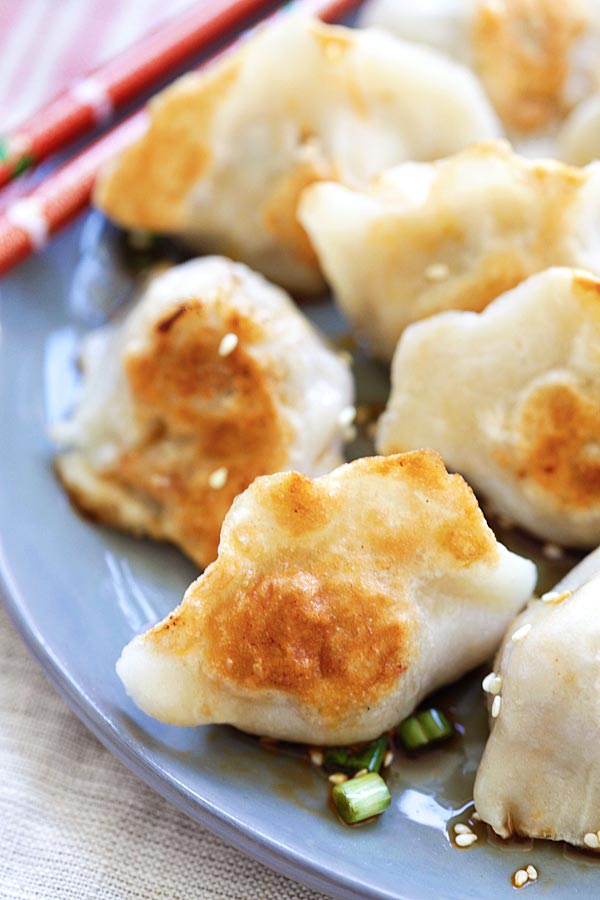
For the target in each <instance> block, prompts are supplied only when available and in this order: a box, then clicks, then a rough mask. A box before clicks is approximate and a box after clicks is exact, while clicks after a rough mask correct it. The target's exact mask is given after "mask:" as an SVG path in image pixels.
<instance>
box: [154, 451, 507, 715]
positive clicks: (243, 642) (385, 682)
mask: <svg viewBox="0 0 600 900" xmlns="http://www.w3.org/2000/svg"><path fill="white" fill-rule="evenodd" d="M354 478H356V479H358V480H359V481H360V480H361V479H364V478H366V479H367V480H368V479H370V478H373V479H374V480H373V483H372V484H371V483H370V482H369V483H368V484H365V488H364V489H365V491H366V495H365V497H366V498H369V497H370V496H371V494H372V493H374V494H377V492H385V491H387V490H392V489H393V484H390V483H389V482H388V479H389V480H390V481H396V480H397V481H398V482H399V483H400V485H401V487H402V493H399V494H398V496H399V497H402V498H403V499H402V515H401V516H400V517H398V519H396V520H395V521H397V523H398V524H397V526H396V527H392V526H391V524H390V521H389V520H386V517H385V509H384V511H383V512H382V511H381V508H380V505H379V503H378V502H377V501H374V502H369V500H368V499H366V498H365V500H364V502H362V501H360V502H359V501H357V495H356V494H354V493H353V492H352V489H351V482H352V479H354ZM250 491H251V492H253V494H254V498H255V499H254V503H255V504H256V505H255V509H256V512H257V514H258V515H259V516H260V511H261V510H262V509H264V510H266V511H268V516H269V519H270V520H271V519H272V520H273V522H274V527H275V530H276V532H277V548H279V549H277V548H275V549H272V548H267V547H265V548H264V549H263V551H262V553H260V554H259V553H256V551H254V550H252V549H251V550H250V551H248V552H249V559H248V562H247V565H246V564H243V565H242V566H241V567H240V564H239V561H238V563H237V565H236V564H235V562H234V563H233V565H232V561H231V560H230V559H229V556H228V551H227V549H223V548H222V550H221V554H220V556H219V558H218V560H217V562H216V563H215V564H214V565H213V566H212V567H211V568H210V569H209V570H208V571H207V572H206V574H205V575H204V576H203V577H202V579H200V580H198V581H197V582H196V583H195V585H193V586H192V588H191V589H190V590H189V591H188V594H187V595H186V598H185V600H184V603H183V604H182V606H180V607H179V609H177V610H176V611H175V612H174V613H173V614H172V615H171V616H170V617H169V618H168V619H167V620H166V621H165V622H164V623H162V624H161V625H159V626H157V627H156V628H155V629H154V630H153V631H151V632H150V633H149V634H148V635H147V637H146V640H151V641H153V642H156V643H157V644H158V645H159V646H160V648H161V651H165V652H167V653H173V654H178V655H185V654H187V653H189V652H191V651H193V650H194V648H197V647H198V646H201V647H202V648H203V654H202V656H203V666H204V668H205V671H206V673H207V674H208V675H210V676H211V677H215V678H217V679H223V680H225V681H226V682H227V683H229V684H230V685H232V686H233V687H234V689H236V690H241V691H249V692H252V691H258V690H261V691H263V690H264V691H269V690H276V691H281V692H283V693H286V694H288V695H291V696H293V697H295V698H297V699H298V700H300V701H301V702H302V703H303V704H307V705H308V706H310V707H312V708H313V709H315V710H317V711H318V713H319V715H320V716H322V717H323V718H325V719H326V720H330V721H339V720H340V719H342V718H344V716H346V715H348V714H350V713H351V712H352V710H354V711H356V710H357V709H362V708H364V707H367V706H369V705H370V704H372V703H375V702H376V701H377V700H379V699H381V698H382V697H385V696H386V695H387V694H388V693H389V692H390V691H391V689H392V687H393V685H394V684H396V683H397V681H398V679H399V678H400V677H401V676H402V674H403V673H404V672H406V671H407V670H408V669H409V668H410V666H411V662H412V660H413V658H414V655H415V652H416V647H417V646H418V642H419V628H420V616H419V613H418V611H417V609H416V608H415V606H414V603H412V602H410V601H409V599H408V595H409V589H410V580H411V578H413V577H416V578H418V577H419V573H420V572H421V571H423V572H424V573H425V572H426V573H427V575H428V576H429V575H430V574H431V571H432V570H434V569H435V570H436V571H437V570H443V571H444V572H447V573H448V572H449V573H451V572H453V571H457V570H458V571H460V570H462V569H464V568H465V567H467V566H471V565H473V564H475V563H479V562H484V563H488V564H494V563H495V561H496V560H497V558H498V547H497V544H496V540H495V538H494V535H493V533H492V532H491V530H490V529H489V528H488V526H487V524H486V522H485V519H484V517H483V514H482V512H481V510H480V509H479V506H478V504H477V500H476V499H475V496H474V494H473V492H472V491H471V489H470V488H469V486H468V485H467V484H466V482H465V481H464V480H463V479H462V478H461V476H460V475H449V474H448V473H447V472H446V469H445V466H444V464H443V461H442V460H441V458H440V457H439V456H438V455H437V454H436V453H434V452H433V451H417V452H413V453H406V454H403V455H401V456H388V457H374V458H369V459H360V460H357V461H356V462H354V463H351V464H350V465H347V466H344V467H342V468H341V469H338V470H337V471H336V472H334V473H332V475H331V476H326V477H324V478H321V479H317V480H311V479H310V478H307V477H305V476H302V475H299V474H298V473H295V472H290V473H285V474H282V475H277V476H273V477H272V478H270V479H262V480H261V482H259V483H257V484H255V485H254V486H253V487H252V488H251V489H250ZM246 496H248V495H246ZM240 502H242V501H240ZM378 516H379V517H380V518H379V520H378ZM357 519H359V520H360V523H361V526H360V537H359V538H356V537H355V536H354V537H353V538H352V539H351V541H352V543H351V546H352V553H351V554H349V553H348V549H347V545H346V540H345V539H346V534H345V531H346V529H345V527H344V521H348V520H350V521H352V522H353V523H354V522H355V521H357ZM244 521H246V520H244ZM241 527H242V529H243V528H244V527H247V528H248V529H249V531H248V535H247V538H248V541H249V542H250V544H251V545H252V546H254V545H256V543H257V542H260V541H261V533H260V529H257V530H255V531H252V530H251V526H244V525H242V526H241ZM236 537H237V538H238V539H239V538H240V534H239V530H238V533H237V535H236ZM283 548H284V549H283ZM250 560H252V561H250ZM257 560H258V562H257Z"/></svg>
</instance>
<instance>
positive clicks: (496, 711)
mask: <svg viewBox="0 0 600 900" xmlns="http://www.w3.org/2000/svg"><path fill="white" fill-rule="evenodd" d="M501 706H502V697H501V696H500V694H497V695H496V696H495V697H494V702H493V703H492V719H497V718H498V716H499V715H500V707H501Z"/></svg>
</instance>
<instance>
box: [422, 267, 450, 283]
mask: <svg viewBox="0 0 600 900" xmlns="http://www.w3.org/2000/svg"><path fill="white" fill-rule="evenodd" d="M449 275H450V269H449V268H448V266H447V265H446V263H432V264H431V265H430V266H427V268H426V269H425V278H426V279H427V281H445V280H446V278H448V276H449Z"/></svg>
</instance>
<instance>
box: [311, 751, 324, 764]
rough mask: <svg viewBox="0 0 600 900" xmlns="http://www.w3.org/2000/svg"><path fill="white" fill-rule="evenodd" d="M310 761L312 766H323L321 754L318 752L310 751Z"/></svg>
mask: <svg viewBox="0 0 600 900" xmlns="http://www.w3.org/2000/svg"><path fill="white" fill-rule="evenodd" d="M309 756H310V761H311V763H312V764H313V766H322V765H323V754H322V753H321V751H320V750H311V751H310V753H309Z"/></svg>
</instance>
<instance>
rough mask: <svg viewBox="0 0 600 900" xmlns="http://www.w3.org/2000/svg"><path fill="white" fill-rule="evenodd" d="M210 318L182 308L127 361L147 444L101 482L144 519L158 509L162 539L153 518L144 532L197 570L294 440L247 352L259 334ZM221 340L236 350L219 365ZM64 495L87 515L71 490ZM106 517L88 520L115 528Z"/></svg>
mask: <svg viewBox="0 0 600 900" xmlns="http://www.w3.org/2000/svg"><path fill="white" fill-rule="evenodd" d="M207 318H208V317H207V316H206V315H205V313H204V310H203V303H202V301H201V300H187V301H186V302H185V303H181V304H179V305H178V306H176V307H174V308H173V310H171V311H170V312H169V314H168V315H167V316H166V317H164V318H163V319H162V320H161V321H160V322H158V323H157V324H156V325H155V327H154V330H153V332H152V336H151V339H150V340H148V341H147V342H146V343H145V344H144V346H143V348H141V349H139V350H137V351H135V352H132V351H130V352H129V353H128V354H127V355H126V357H125V360H124V365H125V370H126V374H127V378H128V381H129V385H130V389H131V393H132V398H133V403H134V406H135V410H136V416H137V417H138V420H139V421H141V422H142V423H143V424H144V425H145V426H146V427H145V428H144V431H145V433H146V434H147V435H148V437H147V439H146V441H145V442H144V443H143V444H140V445H138V446H135V447H134V448H132V449H130V450H128V451H126V452H124V453H122V454H121V455H120V456H119V457H118V458H117V459H116V460H115V461H114V462H113V463H112V464H111V465H110V466H107V467H105V468H104V469H103V470H102V472H100V473H99V474H98V477H99V478H103V479H105V480H106V482H107V484H110V485H112V486H119V487H121V488H122V489H123V490H124V491H125V492H127V493H129V494H131V495H132V496H133V497H137V498H139V499H140V500H143V502H144V503H145V504H146V505H147V506H148V507H149V509H150V510H151V509H152V507H153V506H155V507H156V509H157V513H158V512H160V516H158V515H157V517H156V518H157V523H159V525H160V528H159V530H160V534H157V532H156V531H155V530H154V529H153V528H152V525H151V522H152V517H151V516H149V518H148V522H147V526H146V527H145V529H144V530H145V531H146V532H147V533H149V534H150V535H151V536H153V537H162V538H164V537H170V538H171V539H172V540H176V541H177V543H178V544H179V546H181V547H182V549H184V551H185V552H186V553H188V555H189V556H191V557H192V559H194V560H195V561H196V562H197V563H198V564H199V565H200V566H205V565H207V564H208V563H209V562H210V561H211V560H212V559H214V558H215V556H216V552H217V547H218V542H219V534H220V529H221V523H222V521H223V518H224V517H225V514H226V512H227V510H228V509H229V507H230V506H231V503H232V501H233V499H234V497H235V496H237V494H239V493H240V492H241V491H243V490H244V489H245V488H246V487H247V486H248V485H249V484H250V483H251V482H252V481H253V480H254V478H255V477H257V476H258V475H263V474H265V473H267V472H272V471H277V470H278V469H279V468H281V467H282V465H283V464H284V461H285V458H286V453H287V448H288V446H289V443H290V441H291V433H290V432H289V430H288V429H287V428H286V426H285V425H284V423H283V422H282V420H281V415H280V413H279V412H278V410H277V408H276V406H275V402H276V400H275V397H276V393H277V387H276V383H277V378H276V373H273V372H270V371H269V368H268V362H267V361H265V362H264V363H260V364H259V363H258V362H257V360H256V359H255V358H254V357H253V356H252V355H251V354H250V353H249V352H247V349H246V348H247V347H248V345H249V344H252V343H254V342H256V341H258V340H259V339H260V334H261V332H260V328H259V326H258V325H257V324H256V322H254V321H252V320H250V319H248V318H246V317H244V316H242V315H240V314H239V313H237V312H235V311H232V310H231V309H227V308H225V310H224V311H223V313H222V317H221V316H219V317H218V320H219V321H222V326H221V325H220V326H219V328H218V329H217V328H215V327H213V326H211V324H210V322H209V321H208V320H207ZM227 332H233V333H235V334H236V335H237V336H238V339H239V343H238V345H237V347H236V348H235V350H234V351H233V352H232V353H230V354H229V355H228V356H225V357H223V356H219V353H218V348H219V343H220V341H221V339H222V337H223V335H224V334H226V333H227ZM221 467H224V468H226V469H227V481H226V483H225V485H224V486H222V487H220V488H218V489H215V488H212V487H211V486H210V484H209V477H210V475H211V473H213V472H214V471H215V470H217V469H219V468H221ZM69 492H70V494H71V496H72V497H73V499H74V501H75V502H76V503H77V505H78V506H79V507H80V508H82V509H86V507H87V508H89V503H86V500H85V498H83V499H82V498H81V496H80V494H79V493H78V492H77V491H76V490H75V489H73V488H72V487H70V488H69ZM111 509H112V506H111V504H108V508H106V509H104V508H103V507H100V508H99V507H94V510H93V512H94V515H95V516H96V517H97V518H99V519H101V520H102V521H104V522H107V523H109V524H115V517H114V516H113V515H112V513H111ZM119 518H120V517H119V516H117V523H118V521H119ZM157 527H158V525H157Z"/></svg>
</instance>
